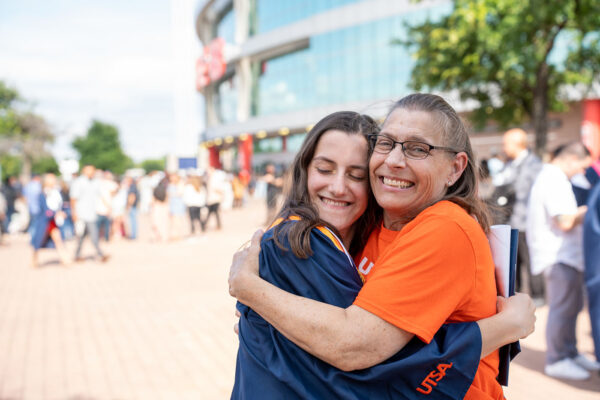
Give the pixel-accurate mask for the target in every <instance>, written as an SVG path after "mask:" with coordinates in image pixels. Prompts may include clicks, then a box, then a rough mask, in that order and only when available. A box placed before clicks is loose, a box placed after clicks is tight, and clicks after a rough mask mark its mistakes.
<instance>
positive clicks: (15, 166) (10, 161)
mask: <svg viewBox="0 0 600 400" xmlns="http://www.w3.org/2000/svg"><path fill="white" fill-rule="evenodd" d="M22 167H23V164H22V163H21V159H20V158H19V157H17V156H14V155H10V154H2V155H0V168H1V169H2V179H4V178H5V177H7V176H17V175H19V174H20V173H21V169H22Z"/></svg>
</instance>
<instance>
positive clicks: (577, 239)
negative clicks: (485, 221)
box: [481, 129, 600, 380]
mask: <svg viewBox="0 0 600 400" xmlns="http://www.w3.org/2000/svg"><path fill="white" fill-rule="evenodd" d="M503 150H504V154H503V157H502V156H500V157H493V158H491V159H489V160H485V161H484V163H483V165H482V166H483V168H482V170H483V171H484V173H483V178H484V181H485V180H486V179H487V183H488V186H484V187H485V188H486V190H484V191H483V192H481V194H482V197H483V198H485V200H486V201H488V203H489V204H490V205H491V206H492V208H493V209H494V210H495V211H496V213H495V218H494V219H495V222H496V223H507V224H510V225H511V226H512V227H513V228H516V229H518V230H519V246H518V254H517V271H516V272H517V274H516V290H517V291H521V292H525V293H529V294H530V295H531V296H532V297H533V299H534V301H535V302H536V303H537V304H538V305H541V304H544V303H547V304H548V306H549V314H548V323H547V326H546V343H547V352H546V366H545V373H546V374H547V375H549V376H553V377H556V378H564V379H573V380H584V379H588V378H589V377H590V371H599V370H600V286H599V284H598V281H599V279H600V265H599V263H600V257H598V254H600V253H599V251H600V240H598V239H599V238H600V220H599V219H598V218H599V217H598V215H599V213H598V207H600V204H598V199H597V195H596V196H592V195H591V193H594V191H595V192H598V191H600V185H599V184H598V182H599V181H600V160H593V158H592V156H591V154H590V152H589V150H588V149H587V148H586V146H585V145H584V144H583V143H581V142H578V141H574V142H567V143H563V144H562V145H560V146H559V147H557V148H556V149H554V150H553V151H551V152H550V153H549V154H547V155H545V157H544V159H543V160H542V159H541V158H540V157H538V156H537V155H536V154H535V153H534V152H533V151H531V150H530V149H529V147H528V140H527V134H526V132H525V131H524V130H522V129H511V130H509V131H507V132H506V133H505V134H504V138H503ZM502 158H504V159H502ZM586 287H587V292H586ZM586 294H587V298H588V300H589V307H588V309H589V314H590V320H591V323H592V336H593V339H594V345H595V349H596V350H595V351H596V361H593V360H591V359H588V358H587V357H585V356H584V355H582V354H580V353H579V352H578V350H577V340H576V335H575V329H576V322H577V317H578V315H579V313H580V312H581V311H582V309H583V306H584V298H585V297H586Z"/></svg>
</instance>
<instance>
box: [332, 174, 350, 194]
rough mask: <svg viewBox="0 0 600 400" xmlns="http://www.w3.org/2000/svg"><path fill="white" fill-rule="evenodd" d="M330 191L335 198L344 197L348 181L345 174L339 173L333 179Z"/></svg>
mask: <svg viewBox="0 0 600 400" xmlns="http://www.w3.org/2000/svg"><path fill="white" fill-rule="evenodd" d="M329 190H330V191H331V194H333V195H335V196H342V195H343V194H344V193H345V192H346V180H345V178H344V174H342V173H337V174H336V175H335V176H334V177H333V178H332V181H331V184H330V186H329Z"/></svg>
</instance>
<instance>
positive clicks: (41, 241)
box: [31, 173, 70, 268]
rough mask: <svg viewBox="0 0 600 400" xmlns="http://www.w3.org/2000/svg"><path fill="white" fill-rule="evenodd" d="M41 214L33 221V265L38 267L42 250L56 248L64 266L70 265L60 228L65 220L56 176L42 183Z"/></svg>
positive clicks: (39, 205) (48, 177) (49, 175)
mask: <svg viewBox="0 0 600 400" xmlns="http://www.w3.org/2000/svg"><path fill="white" fill-rule="evenodd" d="M38 207H39V210H40V212H39V213H37V214H36V215H35V218H34V219H33V221H32V224H33V225H34V230H33V232H34V234H33V235H32V236H31V245H32V246H33V255H32V265H33V267H34V268H36V267H38V266H39V264H38V253H39V250H40V249H41V248H48V247H55V248H56V250H57V251H58V256H59V257H60V261H61V263H62V264H63V265H65V266H66V265H69V264H70V260H69V257H68V255H67V252H66V250H65V247H64V245H63V241H62V238H61V234H60V226H62V225H63V223H64V220H65V213H64V212H63V211H62V197H61V195H60V191H59V190H58V186H57V182H56V176H55V175H54V174H50V173H49V174H45V175H44V179H43V182H42V191H41V192H40V194H39V195H38Z"/></svg>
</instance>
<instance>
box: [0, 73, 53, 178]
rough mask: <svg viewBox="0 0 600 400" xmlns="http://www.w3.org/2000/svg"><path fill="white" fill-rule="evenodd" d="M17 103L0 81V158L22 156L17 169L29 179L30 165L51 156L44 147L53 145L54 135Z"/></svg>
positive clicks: (13, 93) (15, 95) (16, 95)
mask: <svg viewBox="0 0 600 400" xmlns="http://www.w3.org/2000/svg"><path fill="white" fill-rule="evenodd" d="M19 103H22V100H21V98H20V95H19V93H18V91H17V90H16V89H13V88H10V87H8V86H6V84H5V83H4V82H2V81H0V155H1V156H2V157H7V155H8V154H10V155H12V156H21V157H22V158H23V162H22V163H21V164H19V168H18V169H19V170H20V172H21V174H23V175H25V176H29V175H30V174H31V168H32V165H33V163H35V162H36V161H38V160H40V159H42V158H45V157H50V153H49V151H48V150H47V145H48V144H51V143H53V142H54V134H53V133H52V130H51V129H50V126H49V125H48V123H47V122H46V120H45V119H44V118H43V117H41V116H40V115H38V114H35V113H34V112H32V111H23V110H22V108H23V106H22V104H19ZM8 159H10V157H9V158H8ZM13 169H14V168H13Z"/></svg>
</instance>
